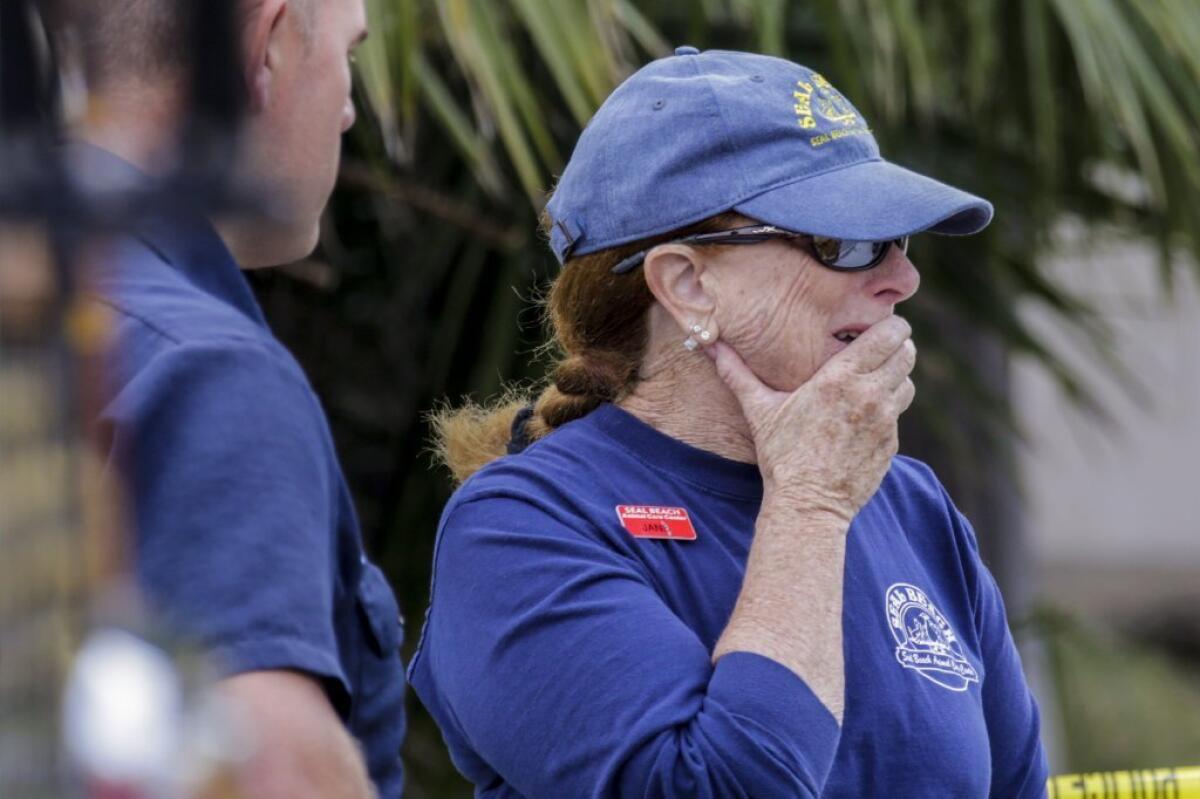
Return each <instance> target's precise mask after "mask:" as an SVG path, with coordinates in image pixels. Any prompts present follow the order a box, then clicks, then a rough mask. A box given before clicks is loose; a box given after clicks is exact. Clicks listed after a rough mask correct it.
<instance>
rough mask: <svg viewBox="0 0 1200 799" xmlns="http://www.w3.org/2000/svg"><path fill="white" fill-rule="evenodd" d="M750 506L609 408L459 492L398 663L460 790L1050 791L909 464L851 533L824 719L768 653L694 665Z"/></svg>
mask: <svg viewBox="0 0 1200 799" xmlns="http://www.w3.org/2000/svg"><path fill="white" fill-rule="evenodd" d="M762 496H763V495H762V480H761V478H760V476H759V472H758V469H757V467H756V466H754V465H752V464H747V463H738V462H734V461H731V460H727V459H725V458H722V457H720V456H718V455H715V454H713V453H710V452H705V451H702V450H699V449H695V448H693V447H690V446H688V445H686V444H684V443H682V442H680V441H677V440H675V439H673V438H671V437H669V436H666V435H664V434H663V433H661V432H660V431H658V430H656V429H654V428H652V427H650V426H647V425H646V424H643V423H642V422H641V421H639V420H638V419H637V418H635V417H633V416H631V415H630V414H628V413H626V412H625V411H623V410H621V409H620V408H618V407H616V406H613V405H603V406H601V407H600V408H598V409H597V410H595V411H593V412H592V413H591V414H589V415H588V416H586V417H584V418H582V419H579V420H577V421H574V422H571V423H570V424H567V425H564V426H563V427H561V428H559V429H558V430H556V431H554V432H553V433H551V434H550V435H549V436H547V437H545V438H543V439H541V440H540V441H538V442H536V443H534V444H533V445H532V446H530V447H529V448H528V449H526V450H525V451H524V452H521V453H520V454H515V455H509V456H507V457H504V458H500V459H499V460H497V461H493V462H492V463H490V464H489V465H488V466H486V467H485V468H484V469H482V470H481V471H480V472H479V473H478V474H476V475H475V476H474V477H472V478H471V479H470V480H468V481H467V482H466V483H465V484H464V485H463V486H462V487H461V488H460V489H459V490H458V492H457V493H456V494H455V495H454V497H453V498H452V499H451V501H450V504H449V505H448V506H447V508H446V511H445V514H444V515H443V517H442V526H441V530H440V532H439V537H438V543H437V548H436V554H435V567H434V578H433V591H432V599H431V603H430V608H429V614H428V618H427V620H426V622H425V630H424V632H423V633H422V641H421V645H420V647H419V649H418V652H417V654H416V655H415V656H414V658H413V663H412V666H411V668H410V671H409V676H410V679H411V681H412V685H413V690H415V691H416V693H417V694H418V695H419V696H420V697H421V701H422V702H424V704H425V706H426V707H428V708H429V710H430V713H431V714H432V715H433V717H434V718H435V719H436V720H437V722H438V725H439V726H440V727H441V730H442V734H443V736H444V737H445V740H446V743H447V745H448V746H449V748H450V753H451V755H452V757H453V758H454V762H455V764H456V765H457V766H458V768H459V769H460V770H461V771H462V773H463V774H465V775H466V776H467V777H468V778H469V779H470V780H471V781H472V782H474V783H475V786H476V790H477V795H479V796H486V797H528V799H535V798H540V797H548V798H556V797H567V796H569V797H596V798H597V799H598V798H599V797H614V798H615V797H629V796H654V797H661V798H662V799H667V798H668V797H678V799H684V797H688V798H689V799H691V798H692V797H709V798H710V799H725V798H726V797H770V798H771V799H774V797H817V796H821V797H847V798H849V797H864V796H868V797H875V796H887V797H897V798H898V799H907V798H908V797H912V798H913V799H918V798H924V797H955V799H967V798H968V797H978V798H979V799H982V798H983V797H995V798H996V799H1035V798H1036V797H1041V796H1043V795H1044V793H1045V782H1046V771H1047V766H1046V756H1045V752H1044V751H1043V749H1042V745H1041V741H1040V737H1039V731H1040V728H1039V721H1038V710H1037V705H1036V703H1035V702H1034V699H1033V696H1032V694H1031V693H1030V691H1029V688H1028V686H1027V685H1026V681H1025V677H1024V674H1023V673H1022V670H1021V662H1020V658H1019V657H1018V656H1017V650H1016V648H1015V647H1014V645H1013V640H1012V636H1011V635H1010V634H1009V630H1008V624H1007V622H1006V619H1005V613H1004V605H1003V602H1002V601H1001V598H1000V593H999V591H998V590H997V588H996V583H995V581H994V580H993V579H992V577H991V575H990V574H989V573H988V571H987V569H986V568H985V566H984V565H983V563H982V562H981V561H980V558H979V551H978V548H977V546H976V542H975V536H974V534H973V533H972V531H971V528H970V526H969V525H968V524H967V522H966V520H965V519H964V518H963V517H962V516H961V515H960V514H959V513H958V511H957V510H955V508H954V506H953V504H952V503H951V502H950V499H949V497H947V495H946V493H945V491H944V490H943V489H942V487H941V485H939V483H938V481H937V479H936V478H935V477H934V476H933V473H932V472H931V471H930V470H929V468H928V467H926V466H924V465H923V464H921V463H918V462H916V461H913V460H909V459H907V458H897V459H896V460H895V461H893V463H892V466H891V469H890V471H889V472H888V474H887V476H886V477H885V478H884V480H883V484H882V485H881V486H880V488H879V491H878V492H877V493H876V494H875V496H874V497H873V498H872V499H871V501H870V502H869V503H867V505H866V506H865V507H864V508H863V509H862V511H861V512H860V513H859V514H858V516H857V517H856V518H855V519H854V522H853V524H852V525H851V527H850V532H849V537H848V540H847V547H846V559H845V582H844V590H843V597H842V626H843V631H844V644H843V649H844V660H845V676H846V688H845V715H844V720H843V723H842V724H841V725H839V724H838V723H837V722H836V721H835V719H834V717H833V715H832V714H831V713H830V712H829V711H828V710H827V709H826V708H825V706H824V705H822V704H821V702H820V701H819V700H818V699H817V698H816V696H815V695H814V694H813V692H812V691H811V690H810V689H809V687H808V685H807V684H806V683H805V682H804V681H803V680H802V679H800V677H798V676H797V675H796V674H795V673H793V672H792V671H790V670H789V669H787V668H785V667H784V666H783V665H781V664H779V663H777V662H775V661H773V660H771V659H769V658H766V657H762V656H761V655H758V654H754V653H750V652H734V653H731V654H727V655H725V656H724V657H722V658H721V659H720V660H718V661H717V662H716V663H713V662H712V651H713V647H714V645H715V643H716V641H717V639H718V638H719V637H720V635H721V632H722V631H723V630H724V628H725V625H726V624H727V623H728V622H729V617H730V613H731V612H732V610H733V607H734V604H735V603H736V601H737V597H738V594H739V592H740V591H741V587H742V578H743V575H744V573H745V568H746V558H747V554H748V553H749V550H750V545H751V542H752V541H753V538H754V526H755V520H756V518H757V516H758V512H759V508H760V507H761V504H762ZM801 568H802V567H801ZM813 612H814V613H815V612H819V611H818V609H816V608H814V610H813ZM779 623H780V624H786V623H788V620H787V619H779Z"/></svg>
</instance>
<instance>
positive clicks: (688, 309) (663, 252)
mask: <svg viewBox="0 0 1200 799" xmlns="http://www.w3.org/2000/svg"><path fill="white" fill-rule="evenodd" d="M642 271H643V273H644V274H645V276H646V285H647V286H649V288H650V293H651V294H653V295H654V299H656V300H658V303H659V305H661V306H662V307H663V308H664V309H666V311H667V312H668V313H669V314H671V317H672V318H673V319H674V320H675V322H676V324H678V325H679V329H680V330H681V331H682V332H683V334H684V335H685V336H686V335H689V334H690V333H691V332H692V326H693V325H697V324H698V325H700V326H701V327H704V328H707V329H708V330H709V331H710V333H711V335H712V339H711V340H713V341H715V340H716V338H717V335H718V333H717V330H716V329H715V328H716V320H715V319H714V318H713V315H714V312H715V311H716V302H715V300H714V298H713V296H712V294H711V292H710V286H711V278H712V275H711V274H709V273H708V271H707V267H706V266H705V262H704V259H703V258H701V257H700V253H698V252H697V251H696V250H695V249H694V248H692V247H688V246H687V245H684V244H661V245H659V246H657V247H655V248H653V249H652V250H650V252H649V253H647V255H646V260H645V261H644V262H643V264H642Z"/></svg>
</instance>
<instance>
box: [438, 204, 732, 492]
mask: <svg viewBox="0 0 1200 799" xmlns="http://www.w3.org/2000/svg"><path fill="white" fill-rule="evenodd" d="M737 219H738V217H736V216H733V215H724V214H723V215H721V216H717V217H713V218H711V219H708V220H705V221H704V222H701V223H699V224H696V225H692V226H691V227H688V228H684V229H682V230H677V231H674V232H672V233H668V234H665V235H662V236H655V237H653V238H650V239H645V240H642V241H639V242H635V243H632V244H626V245H622V246H619V247H613V248H611V249H607V250H601V251H600V252H595V253H589V254H587V255H581V256H579V257H577V258H572V259H571V260H570V261H568V262H567V263H566V264H565V265H564V266H563V269H562V272H561V273H560V274H559V276H558V278H557V279H556V280H555V281H554V283H553V285H552V286H551V288H550V294H549V297H548V298H547V300H546V318H547V321H548V322H549V326H550V328H551V332H552V335H553V343H555V344H557V346H558V349H559V350H560V351H561V352H562V353H563V357H562V358H561V359H560V360H559V361H558V362H557V363H556V364H555V365H554V368H553V370H552V371H551V373H550V377H549V380H548V382H547V385H546V387H545V388H544V389H543V390H542V392H541V393H540V394H538V395H537V397H536V398H531V397H526V396H522V395H520V394H515V393H513V392H509V393H508V394H506V395H505V396H503V397H502V398H501V399H499V400H498V401H496V402H494V403H491V404H489V405H485V406H480V405H476V404H474V403H467V404H465V405H463V406H462V407H460V408H455V409H449V408H447V409H443V410H440V411H436V412H435V413H434V414H433V415H432V416H431V421H432V423H433V428H434V452H435V454H436V455H437V457H438V458H439V460H441V461H442V462H443V463H444V464H446V466H447V467H448V468H449V469H450V471H451V473H452V474H453V476H454V479H455V482H456V483H461V482H462V481H464V480H466V479H467V478H468V477H470V476H471V475H472V474H474V473H475V472H476V471H478V470H479V469H480V468H482V467H483V466H485V465H486V464H487V463H489V462H490V461H492V460H494V459H496V458H499V457H500V456H502V455H504V454H505V452H506V451H507V450H508V449H509V445H510V442H513V439H514V437H516V438H517V439H519V440H520V443H519V444H518V445H517V446H515V447H514V449H515V450H518V451H519V450H520V449H522V448H523V447H524V445H526V444H528V443H529V442H532V441H536V440H537V439H539V438H541V437H543V436H545V435H547V434H549V433H550V432H552V431H553V430H554V429H555V428H557V427H561V426H562V425H564V424H566V423H567V422H571V421H574V420H575V419H581V418H583V417H584V416H587V415H588V414H589V413H591V412H592V411H594V410H595V409H596V408H597V407H599V406H600V405H601V404H603V403H605V402H618V401H620V400H621V399H622V398H623V397H625V396H626V395H627V394H628V393H629V392H630V391H631V390H632V389H633V386H634V385H635V383H636V382H637V375H638V368H639V367H640V365H641V362H642V357H643V356H644V354H645V350H646V343H647V331H646V323H647V314H646V312H647V311H648V310H649V309H650V306H651V305H652V304H653V303H654V295H653V294H651V293H650V289H649V287H648V286H647V285H646V281H645V279H644V278H643V276H642V271H641V269H640V268H638V269H636V270H634V271H632V272H629V273H628V274H622V275H614V274H613V273H612V268H613V266H615V265H616V264H617V263H618V262H620V261H621V260H623V259H624V258H626V257H628V256H630V255H632V254H633V253H635V252H637V251H639V250H643V249H646V248H648V247H652V246H654V245H655V244H660V243H662V242H664V241H669V240H671V239H675V238H679V237H680V236H685V235H690V234H692V233H707V232H710V231H713V230H720V229H722V228H727V227H732V226H733V225H734V224H735V223H736V220H737ZM549 223H550V220H549V218H548V217H546V216H543V219H542V225H543V229H548V227H549ZM531 404H532V408H533V412H532V413H531V414H522V415H521V416H520V417H518V414H521V411H522V409H524V408H527V407H529V406H530V405H531ZM514 420H518V423H517V424H516V425H514ZM514 427H516V428H518V429H516V430H514Z"/></svg>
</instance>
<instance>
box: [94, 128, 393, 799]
mask: <svg viewBox="0 0 1200 799" xmlns="http://www.w3.org/2000/svg"><path fill="white" fill-rule="evenodd" d="M86 158H87V160H88V162H89V168H90V169H92V170H93V172H95V171H97V170H98V171H101V172H105V173H107V174H109V175H110V176H111V175H117V176H124V177H125V178H126V179H129V178H130V176H136V173H135V172H132V171H131V170H132V167H130V166H128V165H127V164H125V163H124V162H121V161H118V160H117V159H115V158H113V157H112V156H109V155H107V154H106V153H101V152H98V151H94V150H91V149H90V148H88V151H87V154H86ZM134 179H136V178H134ZM93 266H94V268H95V274H94V275H93V277H94V280H93V281H92V282H93V286H94V288H95V290H96V294H97V297H98V299H99V300H100V301H101V302H102V303H104V304H105V305H106V306H108V308H110V309H111V311H112V313H111V316H112V318H113V325H114V334H115V337H114V339H113V343H112V347H111V352H112V358H111V359H110V368H109V369H108V372H107V374H106V378H107V379H108V382H109V388H108V392H107V395H106V398H105V400H106V401H105V404H104V407H103V410H102V412H101V415H100V419H99V424H100V432H101V435H102V436H103V437H104V440H106V441H107V442H109V452H108V456H109V459H110V465H111V466H112V467H113V468H116V469H119V470H120V472H121V473H122V476H123V478H124V479H125V481H126V484H127V487H128V489H129V491H130V493H131V495H132V515H133V527H134V530H135V537H134V542H133V549H134V557H135V562H136V567H137V576H138V578H139V580H140V584H141V587H142V589H143V591H144V593H145V594H146V596H147V599H148V600H149V603H150V605H151V607H152V608H153V609H154V610H155V611H156V612H157V613H159V614H160V615H161V616H162V617H163V618H164V619H165V621H167V622H168V623H169V624H171V625H172V626H173V627H174V628H175V629H177V630H179V631H181V632H183V633H184V634H186V635H189V636H192V637H194V638H196V639H197V640H198V641H199V642H201V643H202V644H203V645H204V646H205V647H207V648H209V649H210V650H211V651H212V652H213V653H214V654H215V656H216V659H217V660H218V661H219V664H220V665H221V666H222V667H223V668H224V669H226V670H227V672H228V673H231V674H232V673H239V672H247V671H258V670H263V669H289V670H295V671H300V672H304V673H306V674H309V675H312V676H313V677H315V678H316V679H318V680H319V681H320V682H321V683H322V684H323V685H324V687H325V688H326V690H327V693H328V695H329V697H330V699H331V701H332V703H333V706H334V707H335V708H336V710H337V712H338V713H339V715H340V716H341V718H342V719H343V721H344V722H345V724H346V726H347V728H348V729H349V730H350V732H351V733H352V734H353V735H354V736H355V737H356V738H357V739H358V741H359V742H360V743H361V745H362V747H363V750H364V752H365V756H366V760H367V764H368V767H369V769H370V773H371V777H372V779H373V780H374V782H375V784H376V786H377V787H378V790H379V792H380V795H381V796H383V797H396V796H400V794H401V791H402V776H403V774H402V768H401V763H400V756H399V753H400V745H401V742H402V740H403V738H404V730H405V717H404V673H403V667H402V665H401V662H400V653H399V649H400V644H401V639H402V626H401V625H402V622H401V619H400V615H399V610H398V608H397V606H396V601H395V599H394V597H393V596H392V592H391V589H390V588H389V586H388V584H387V581H386V579H385V578H384V576H383V574H382V573H381V572H380V570H379V569H378V568H377V567H375V566H374V565H372V564H371V563H370V562H369V561H368V560H367V557H366V555H365V554H364V552H363V546H362V542H361V537H360V533H359V528H358V522H357V520H356V517H355V512H354V508H353V505H352V503H351V498H350V494H349V492H348V490H347V488H346V483H345V480H344V478H343V476H342V472H341V469H340V467H339V466H338V462H337V458H336V455H335V452H334V446H333V440H332V438H331V436H330V432H329V428H328V425H327V422H326V419H325V415H324V413H323V412H322V409H321V406H320V404H319V402H318V400H317V397H316V396H315V395H314V393H313V391H312V389H311V387H310V385H309V383H308V380H307V379H306V377H305V375H304V373H303V372H302V371H301V369H300V367H299V365H298V364H297V363H296V361H295V359H293V358H292V356H291V355H290V354H289V353H288V352H287V351H286V350H285V349H284V347H283V346H282V345H281V344H280V343H279V342H278V341H277V340H276V339H275V337H274V336H273V335H272V334H271V332H270V330H269V329H268V328H267V324H266V321H265V319H264V318H263V315H262V312H261V310H260V309H259V307H258V305H257V303H256V301H255V299H254V296H253V294H252V293H251V290H250V287H249V285H248V284H247V282H246V280H245V278H244V276H243V275H242V274H241V271H240V270H239V268H238V266H237V264H236V263H234V261H233V258H232V257H231V255H230V253H229V251H228V250H227V249H226V248H225V246H224V244H223V243H222V241H221V240H220V239H219V238H218V236H217V234H216V232H215V231H214V229H213V228H212V226H211V225H210V224H209V222H208V221H206V220H205V219H204V218H203V217H201V216H200V215H199V214H197V213H195V212H193V211H189V210H188V209H187V208H186V206H185V204H184V203H182V202H180V203H178V204H177V205H175V206H174V207H164V208H162V209H161V211H160V212H159V213H157V214H155V215H154V216H153V218H147V219H144V220H142V223H141V224H139V225H138V227H137V229H136V230H135V231H134V235H131V236H129V237H126V238H122V239H119V240H117V241H115V242H113V243H112V245H111V247H110V248H109V249H107V250H106V251H104V252H103V253H102V254H101V255H100V257H99V258H97V259H95V261H94V264H93Z"/></svg>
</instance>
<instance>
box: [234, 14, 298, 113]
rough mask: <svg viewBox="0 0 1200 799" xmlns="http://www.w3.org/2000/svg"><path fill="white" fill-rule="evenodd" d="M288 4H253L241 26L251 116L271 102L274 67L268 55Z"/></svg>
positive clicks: (273, 56)
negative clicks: (242, 29) (243, 25)
mask: <svg viewBox="0 0 1200 799" xmlns="http://www.w3.org/2000/svg"><path fill="white" fill-rule="evenodd" d="M288 6H289V0H254V1H253V2H251V3H250V8H249V10H248V17H247V19H246V23H245V27H244V30H245V37H244V42H243V49H242V54H243V56H244V58H245V64H244V67H243V69H244V73H245V76H246V89H247V93H248V95H249V98H250V110H251V112H253V113H258V112H261V111H263V110H264V109H265V108H266V107H267V104H268V103H269V102H270V100H271V89H272V79H273V78H274V71H275V69H276V67H277V64H276V63H275V62H276V59H275V54H274V53H273V52H272V49H273V45H274V44H275V40H276V39H277V38H278V37H279V34H280V33H281V32H282V29H283V24H282V23H283V19H284V17H285V16H286V13H287V12H288V11H290V10H291V9H289V8H288Z"/></svg>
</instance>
